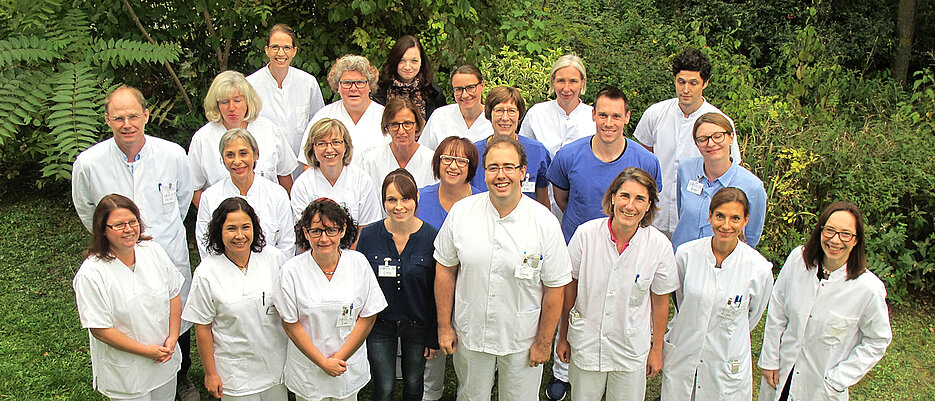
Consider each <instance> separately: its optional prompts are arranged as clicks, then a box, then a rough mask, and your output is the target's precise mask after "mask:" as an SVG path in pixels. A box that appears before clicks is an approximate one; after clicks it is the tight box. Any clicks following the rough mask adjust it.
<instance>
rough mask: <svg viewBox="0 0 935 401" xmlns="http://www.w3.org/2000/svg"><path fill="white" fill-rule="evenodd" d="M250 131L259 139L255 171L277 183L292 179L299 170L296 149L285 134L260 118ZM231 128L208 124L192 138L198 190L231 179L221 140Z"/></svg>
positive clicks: (190, 152) (190, 155)
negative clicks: (294, 172)
mask: <svg viewBox="0 0 935 401" xmlns="http://www.w3.org/2000/svg"><path fill="white" fill-rule="evenodd" d="M247 131H248V132H250V134H251V135H253V138H254V139H256V143H257V148H258V150H259V159H258V160H257V161H256V166H254V168H253V171H255V172H256V174H257V175H258V176H261V177H263V178H265V179H267V180H270V181H272V182H274V183H279V176H281V175H283V176H284V175H290V174H292V170H295V168H296V167H297V166H298V163H296V162H295V154H294V153H292V147H291V146H290V145H289V142H288V141H286V137H285V136H283V133H282V131H281V130H280V129H279V128H278V127H277V126H276V125H275V124H273V122H272V121H270V120H269V119H268V118H266V117H257V118H256V120H254V121H252V122H250V123H249V124H247ZM225 132H227V128H224V125H223V124H221V123H207V124H205V125H204V126H202V127H201V128H199V129H198V131H195V135H193V136H192V143H191V145H189V147H188V158H189V159H190V160H191V165H192V177H193V178H194V186H195V189H206V188H208V187H210V186H212V185H214V184H215V183H217V182H218V181H221V180H223V179H225V178H227V177H230V172H228V171H227V168H226V167H224V162H223V161H222V160H221V149H219V148H218V146H220V144H221V137H222V136H224V133H225Z"/></svg>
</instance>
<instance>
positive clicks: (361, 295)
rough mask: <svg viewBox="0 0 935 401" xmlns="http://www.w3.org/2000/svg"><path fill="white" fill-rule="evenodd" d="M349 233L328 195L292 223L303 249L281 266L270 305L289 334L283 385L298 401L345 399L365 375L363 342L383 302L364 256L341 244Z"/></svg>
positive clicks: (352, 231) (348, 223)
mask: <svg viewBox="0 0 935 401" xmlns="http://www.w3.org/2000/svg"><path fill="white" fill-rule="evenodd" d="M357 233H358V228H357V224H356V223H355V222H354V219H353V218H351V215H350V213H349V212H348V211H347V209H345V208H343V207H341V206H339V205H338V204H337V203H336V202H335V201H333V200H331V199H328V198H319V199H317V200H315V201H313V202H311V203H310V204H309V205H308V207H306V208H305V210H304V211H303V212H302V216H301V218H300V219H299V221H298V223H296V237H297V238H299V240H298V245H299V248H300V249H302V250H303V251H304V252H303V253H302V254H300V255H298V256H296V257H294V258H292V259H289V261H287V262H286V263H285V264H284V265H283V266H282V271H281V273H280V284H279V291H277V294H276V298H275V304H276V309H277V310H278V311H279V314H280V316H281V317H282V326H283V328H284V329H285V330H286V335H288V336H289V340H291V341H290V343H289V347H288V349H287V350H286V368H285V374H284V375H285V382H286V387H288V388H289V390H291V391H292V392H294V393H295V394H296V399H297V400H298V401H313V400H328V401H334V400H349V401H353V400H356V399H357V393H358V392H359V391H360V389H361V388H363V387H364V385H366V384H367V382H369V381H370V364H369V363H368V362H367V348H366V346H364V340H365V339H366V338H367V335H368V334H369V333H370V329H371V328H373V324H374V321H375V320H376V317H377V313H379V312H380V311H382V310H383V309H384V308H386V306H387V304H386V299H385V298H384V297H383V292H382V291H380V285H379V284H378V283H377V278H376V276H375V275H374V274H373V270H372V269H371V268H370V263H368V262H367V257H365V256H364V255H363V254H361V253H359V252H357V251H353V250H350V249H348V248H350V246H351V244H353V243H354V242H355V241H356V240H357Z"/></svg>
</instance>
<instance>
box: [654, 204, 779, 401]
mask: <svg viewBox="0 0 935 401" xmlns="http://www.w3.org/2000/svg"><path fill="white" fill-rule="evenodd" d="M708 220H709V221H710V223H711V228H712V229H713V230H714V235H713V236H711V237H704V238H699V239H696V240H694V241H690V242H686V243H685V244H684V245H683V246H681V247H679V249H678V250H677V251H676V252H675V261H676V265H677V267H678V274H679V282H680V283H681V287H679V289H678V290H676V291H675V297H676V300H677V301H678V302H677V303H676V304H677V305H678V306H677V308H676V311H675V316H674V317H673V318H672V321H671V322H669V332H668V333H666V337H665V343H664V344H663V348H662V360H663V363H662V364H663V366H665V367H666V368H665V369H663V371H662V399H663V400H699V401H701V400H715V401H719V400H725V401H727V400H733V401H741V400H746V401H749V400H752V399H753V377H752V375H751V370H752V365H753V359H752V357H751V356H750V331H751V330H753V328H755V327H756V325H757V322H759V321H760V317H761V316H762V315H763V312H764V311H765V310H766V304H767V303H768V302H769V297H770V294H771V292H772V288H773V265H772V263H770V262H769V261H768V260H766V258H764V257H763V256H762V255H760V253H759V252H757V251H756V250H754V249H753V248H751V247H750V246H749V245H747V244H746V243H744V242H743V241H741V240H740V238H743V231H744V228H745V227H746V225H747V222H748V221H749V220H750V202H749V201H748V200H747V196H746V194H744V192H743V191H742V190H740V189H739V188H734V187H726V188H721V189H720V190H718V191H717V192H716V193H715V194H714V196H712V197H711V204H710V206H709V208H708Z"/></svg>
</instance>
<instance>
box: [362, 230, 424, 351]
mask: <svg viewBox="0 0 935 401" xmlns="http://www.w3.org/2000/svg"><path fill="white" fill-rule="evenodd" d="M436 235H438V230H437V229H435V227H433V226H432V225H431V224H428V223H425V222H423V224H422V227H421V228H419V230H418V231H416V232H415V233H413V234H412V235H410V236H409V241H408V242H407V243H406V247H405V248H403V253H402V254H399V253H398V252H397V251H396V243H395V242H393V235H392V234H390V232H389V231H387V230H386V225H385V224H384V222H383V221H382V220H381V221H378V222H376V223H374V224H371V225H368V226H366V227H364V228H363V230H361V232H360V240H359V241H358V242H357V251H358V252H360V253H362V254H364V256H366V257H367V260H368V261H370V266H371V267H372V268H373V272H374V274H376V276H377V281H378V282H379V283H380V289H381V290H383V296H384V297H386V303H387V307H386V309H384V310H383V311H382V312H380V313H378V314H377V319H383V320H389V321H397V320H403V321H409V320H414V321H417V322H419V323H422V324H424V325H426V326H427V327H428V328H429V331H430V333H429V340H428V346H429V348H435V349H437V348H438V334H437V332H438V325H437V324H436V320H437V317H436V314H435V259H433V257H432V254H433V253H434V252H435V245H434V242H435V236H436ZM387 258H389V260H388V261H387ZM384 263H388V264H389V265H391V266H396V276H395V277H380V266H381V265H383V264H384Z"/></svg>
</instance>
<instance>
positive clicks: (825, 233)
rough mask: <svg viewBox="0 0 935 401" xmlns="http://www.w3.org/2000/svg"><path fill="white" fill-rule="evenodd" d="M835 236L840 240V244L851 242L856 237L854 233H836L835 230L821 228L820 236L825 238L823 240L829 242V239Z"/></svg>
mask: <svg viewBox="0 0 935 401" xmlns="http://www.w3.org/2000/svg"><path fill="white" fill-rule="evenodd" d="M835 235H837V236H838V238H840V239H841V242H851V240H853V239H854V237H856V236H857V235H856V234H854V233H849V232H846V231H837V230H835V229H833V228H831V227H823V228H822V229H821V236H822V237H825V239H829V240H830V239H832V238H834V236H835Z"/></svg>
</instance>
